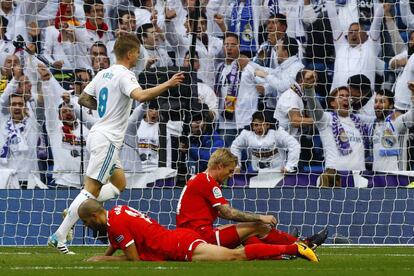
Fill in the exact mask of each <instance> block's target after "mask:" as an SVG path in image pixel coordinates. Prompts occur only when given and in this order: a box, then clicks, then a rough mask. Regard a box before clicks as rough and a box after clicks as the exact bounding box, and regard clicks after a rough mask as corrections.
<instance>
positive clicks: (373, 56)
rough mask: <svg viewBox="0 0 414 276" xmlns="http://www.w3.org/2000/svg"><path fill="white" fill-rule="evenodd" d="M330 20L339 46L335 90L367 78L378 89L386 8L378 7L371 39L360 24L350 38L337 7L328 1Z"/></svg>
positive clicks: (336, 43)
mask: <svg viewBox="0 0 414 276" xmlns="http://www.w3.org/2000/svg"><path fill="white" fill-rule="evenodd" d="M326 7H327V9H328V15H329V20H330V23H331V26H332V31H333V38H334V45H335V52H336V58H335V70H334V77H333V81H332V87H331V90H333V89H335V88H337V87H339V86H344V85H346V84H347V80H348V78H349V77H350V76H353V75H355V74H364V75H366V76H367V77H368V78H369V80H370V82H371V88H372V89H374V84H375V73H376V61H377V55H378V50H379V43H380V31H381V23H382V19H383V15H384V9H383V6H382V5H378V8H377V9H376V11H375V15H374V20H373V22H372V24H371V27H370V31H369V35H368V34H367V32H366V31H365V30H364V26H363V25H361V24H360V23H352V24H351V25H350V26H349V29H348V33H347V35H346V34H345V32H344V31H343V30H342V29H341V27H340V24H339V22H340V19H339V17H338V14H337V13H336V9H335V3H334V2H333V1H327V3H326Z"/></svg>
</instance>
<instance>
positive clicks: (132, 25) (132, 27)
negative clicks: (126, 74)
mask: <svg viewBox="0 0 414 276" xmlns="http://www.w3.org/2000/svg"><path fill="white" fill-rule="evenodd" d="M117 20H118V24H117V26H118V28H117V29H116V30H115V38H114V39H112V40H111V41H109V42H108V43H107V44H106V48H107V49H108V56H109V58H110V61H111V64H113V63H115V54H114V45H115V41H116V39H117V38H118V37H120V36H122V35H124V34H131V33H134V32H135V31H136V29H137V22H136V18H135V13H134V12H133V11H130V10H120V9H119V10H118V11H117Z"/></svg>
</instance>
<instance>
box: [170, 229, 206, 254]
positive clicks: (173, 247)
mask: <svg viewBox="0 0 414 276" xmlns="http://www.w3.org/2000/svg"><path fill="white" fill-rule="evenodd" d="M167 236H168V237H166V239H165V240H163V242H164V244H163V245H162V247H163V249H164V250H165V257H166V260H169V261H188V262H191V260H192V257H193V252H194V250H195V249H196V248H197V246H198V245H199V244H200V243H207V242H206V241H205V240H204V239H203V238H202V237H201V236H200V234H198V233H197V232H195V231H194V230H191V229H184V228H179V229H175V230H171V231H170V232H169V234H168V235H167ZM164 250H163V251H164ZM163 255H164V254H163Z"/></svg>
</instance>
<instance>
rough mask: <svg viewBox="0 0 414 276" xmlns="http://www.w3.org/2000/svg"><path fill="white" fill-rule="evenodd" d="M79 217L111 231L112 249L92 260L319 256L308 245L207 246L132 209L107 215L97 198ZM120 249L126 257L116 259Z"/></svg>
mask: <svg viewBox="0 0 414 276" xmlns="http://www.w3.org/2000/svg"><path fill="white" fill-rule="evenodd" d="M78 214H79V217H80V218H81V219H82V221H83V222H84V223H85V225H86V226H88V227H90V228H92V229H94V230H107V232H108V237H109V241H110V246H109V248H108V249H107V251H106V253H105V256H95V257H92V258H90V259H89V261H139V260H142V261H232V260H254V259H276V260H277V259H281V257H282V255H297V256H299V257H302V258H305V259H308V260H310V261H312V262H318V261H319V260H318V257H317V256H316V254H315V253H314V252H313V250H312V249H310V248H309V247H308V246H307V245H306V244H304V243H302V242H297V243H294V244H291V245H270V244H253V245H247V246H246V247H244V248H239V249H228V248H224V247H220V246H217V245H212V244H207V243H206V242H205V241H204V240H203V239H202V238H201V236H200V235H199V234H198V233H197V232H195V231H193V230H190V229H176V230H167V229H166V228H164V227H163V226H161V225H160V224H158V222H156V221H155V220H153V219H151V218H149V217H147V216H146V215H144V214H142V213H140V212H139V211H137V210H135V209H133V208H131V207H128V206H125V205H123V206H115V207H114V208H113V209H112V210H110V211H109V212H107V211H106V210H105V209H104V208H103V206H102V205H101V203H99V202H98V201H96V200H94V199H88V200H86V201H84V202H83V203H82V204H81V205H80V206H79V209H78ZM117 249H122V250H123V252H124V255H122V256H112V255H113V253H114V252H115V251H116V250H117Z"/></svg>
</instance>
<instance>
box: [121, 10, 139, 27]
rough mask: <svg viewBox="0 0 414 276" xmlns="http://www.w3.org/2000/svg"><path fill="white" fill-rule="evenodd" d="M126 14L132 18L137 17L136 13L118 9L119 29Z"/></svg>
mask: <svg viewBox="0 0 414 276" xmlns="http://www.w3.org/2000/svg"><path fill="white" fill-rule="evenodd" d="M126 14H129V15H130V16H133V17H135V13H134V11H131V10H124V9H118V10H117V19H118V28H119V25H121V23H122V17H123V16H124V15H126Z"/></svg>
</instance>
